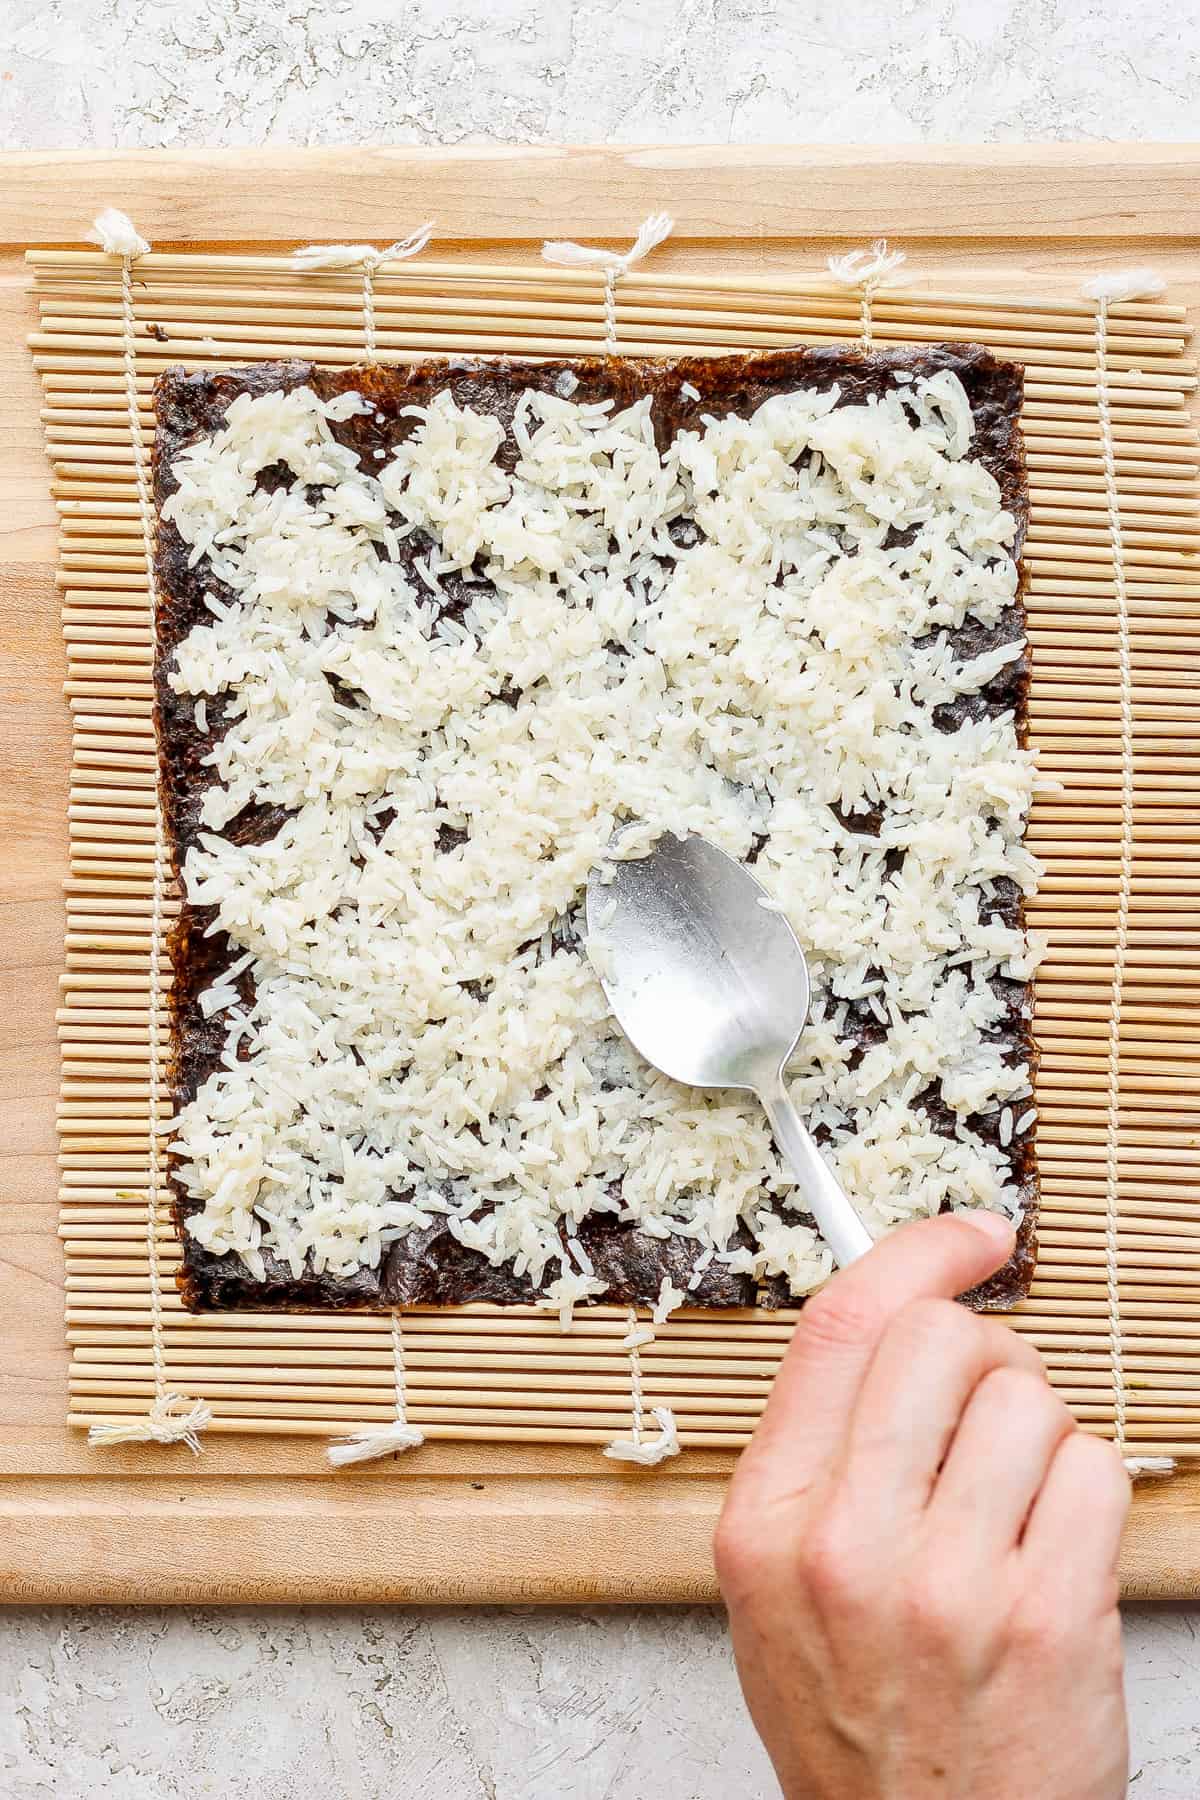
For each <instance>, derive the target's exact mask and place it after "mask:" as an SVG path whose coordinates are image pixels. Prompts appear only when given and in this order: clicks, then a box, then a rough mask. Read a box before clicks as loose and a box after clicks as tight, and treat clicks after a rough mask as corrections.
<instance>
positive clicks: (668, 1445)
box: [604, 1406, 679, 1469]
mask: <svg viewBox="0 0 1200 1800" xmlns="http://www.w3.org/2000/svg"><path fill="white" fill-rule="evenodd" d="M650 1416H651V1418H652V1419H653V1420H654V1421H655V1423H656V1424H657V1426H658V1433H657V1436H654V1437H646V1436H644V1435H639V1436H637V1437H629V1438H614V1439H613V1441H612V1443H611V1444H606V1445H605V1446H604V1454H605V1456H609V1457H611V1458H612V1460H613V1461H614V1462H628V1463H641V1465H642V1466H643V1468H648V1469H649V1468H653V1467H654V1465H655V1464H656V1463H660V1462H666V1460H667V1458H668V1456H678V1455H679V1434H678V1432H677V1431H676V1429H675V1414H674V1413H673V1412H672V1411H671V1409H670V1407H669V1406H656V1407H654V1408H653V1410H652V1411H651V1414H650Z"/></svg>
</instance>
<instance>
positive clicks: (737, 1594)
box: [713, 1508, 780, 1602]
mask: <svg viewBox="0 0 1200 1800" xmlns="http://www.w3.org/2000/svg"><path fill="white" fill-rule="evenodd" d="M713 1561H714V1563H715V1565H716V1570H717V1580H718V1581H719V1582H720V1584H721V1590H722V1592H723V1593H724V1594H725V1595H726V1597H727V1598H729V1599H734V1600H737V1601H742V1602H744V1601H747V1600H752V1599H753V1598H755V1597H756V1596H757V1595H758V1594H760V1593H765V1592H769V1591H770V1590H771V1589H773V1588H774V1587H776V1586H777V1585H778V1581H779V1577H780V1567H779V1564H780V1555H779V1550H778V1547H777V1543H776V1542H774V1541H773V1540H772V1538H771V1536H770V1534H769V1533H768V1532H767V1531H766V1530H765V1529H764V1527H763V1525H762V1523H761V1522H760V1521H759V1520H758V1519H756V1518H755V1517H754V1516H753V1515H750V1514H747V1513H744V1512H738V1511H731V1510H730V1509H729V1508H726V1510H725V1512H724V1513H722V1515H721V1517H720V1519H719V1520H718V1521H717V1528H716V1531H715V1532H714V1534H713Z"/></svg>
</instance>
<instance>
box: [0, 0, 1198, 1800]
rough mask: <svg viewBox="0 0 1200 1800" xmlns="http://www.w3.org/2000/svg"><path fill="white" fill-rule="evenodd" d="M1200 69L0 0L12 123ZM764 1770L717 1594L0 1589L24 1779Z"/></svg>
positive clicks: (1166, 129) (735, 97) (1000, 124)
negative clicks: (430, 1605)
mask: <svg viewBox="0 0 1200 1800" xmlns="http://www.w3.org/2000/svg"><path fill="white" fill-rule="evenodd" d="M1198 92H1200V33H1198V32H1197V11H1196V6H1195V4H1194V3H1193V0H924V3H921V0H886V3H885V0H860V4H859V5H857V6H847V5H846V4H845V0H460V3H459V4H457V5H453V4H443V3H442V0H407V3H406V4H404V5H397V4H396V0H324V3H321V0H36V3H35V0H0V148H5V149H18V148H30V147H33V148H60V147H63V146H76V145H77V146H88V145H96V146H109V145H113V144H117V145H128V146H133V145H147V146H149V145H172V144H201V143H208V144H239V143H255V142H261V141H275V142H290V143H299V144H307V143H320V142H338V141H340V142H346V141H353V140H355V139H363V138H383V139H388V140H390V141H392V142H401V143H446V144H453V143H460V142H462V141H464V140H467V139H475V140H479V139H485V138H488V137H493V138H499V139H502V140H504V141H505V142H520V141H534V142H536V141H555V140H573V141H576V142H599V141H604V140H613V141H618V142H621V141H624V142H632V141H651V140H656V139H657V140H673V141H680V142H685V141H697V140H707V141H717V142H726V141H729V142H735V143H751V142H770V141H777V140H788V139H791V140H800V141H816V140H828V141H841V142H852V141H861V142H876V143H878V142H888V141H893V142H899V141H920V140H923V139H932V140H939V139H940V140H953V139H964V140H979V139H989V140H995V139H1022V138H1080V139H1097V138H1121V137H1129V138H1135V137H1145V138H1155V139H1160V140H1161V139H1178V140H1183V139H1188V138H1193V137H1196V136H1200V129H1198V126H1197V118H1198V114H1197V106H1196V98H1195V96H1196V95H1197V93H1198ZM2 1599H3V1595H0V1601H2ZM1128 1643H1129V1663H1130V1698H1131V1703H1132V1708H1133V1715H1134V1736H1135V1758H1134V1770H1135V1772H1136V1774H1135V1783H1134V1786H1133V1789H1132V1792H1133V1793H1134V1794H1135V1795H1136V1796H1137V1800H1195V1795H1196V1794H1197V1793H1198V1792H1200V1646H1198V1645H1197V1642H1196V1624H1195V1618H1194V1615H1192V1614H1191V1613H1188V1612H1183V1611H1173V1612H1163V1613H1158V1614H1154V1613H1149V1612H1145V1613H1136V1614H1132V1615H1130V1617H1129V1620H1128ZM774 1792H775V1789H774V1786H773V1783H772V1781H771V1778H770V1773H769V1770H768V1768H767V1765H766V1762H765V1759H764V1757H763V1755H762V1752H761V1751H760V1749H759V1748H758V1745H757V1742H756V1740H755V1738H754V1736H753V1733H752V1732H751V1730H750V1727H749V1724H748V1722H747V1720H746V1718H745V1715H744V1714H743V1712H742V1710H741V1705H740V1701H739V1699H738V1695H737V1686H736V1681H735V1679H734V1675H733V1671H732V1665H731V1662H730V1658H729V1651H728V1644H727V1641H726V1635H725V1628H724V1622H723V1620H722V1618H721V1617H720V1615H719V1614H718V1613H717V1612H715V1611H712V1610H707V1609H706V1610H700V1611H666V1610H644V1611H620V1612H619V1611H615V1610H599V1609H595V1610H589V1611H585V1612H561V1611H554V1612H537V1611H532V1610H508V1611H495V1610H486V1611H474V1612H469V1611H454V1612H450V1611H445V1612H427V1613H416V1612H404V1611H390V1612H385V1611H370V1612H351V1611H342V1610H336V1611H335V1610H318V1611H309V1612H293V1611H275V1612H266V1613H250V1612H240V1611H239V1612H217V1611H185V1612H169V1613H168V1612H134V1611H129V1612H112V1611H93V1612H81V1611H71V1612H29V1613H24V1612H17V1611H8V1612H5V1611H4V1610H3V1609H2V1608H0V1800H33V1797H34V1796H38V1797H39V1800H40V1797H41V1796H46V1795H53V1796H54V1797H55V1800H76V1797H77V1796H78V1797H82V1796H85V1795H86V1796H88V1800H103V1797H108V1796H111V1797H113V1800H159V1797H162V1800H174V1797H175V1796H178V1797H179V1800H184V1797H186V1800H196V1797H197V1796H202V1795H217V1796H220V1797H221V1800H307V1797H308V1796H310V1795H314V1796H315V1795H320V1796H322V1797H327V1800H342V1796H346V1797H350V1796H353V1797H354V1800H359V1797H360V1796H362V1797H365V1800H374V1797H375V1796H380V1797H383V1796H392V1795H395V1796H396V1797H397V1800H642V1797H643V1796H648V1795H650V1794H654V1796H655V1797H656V1800H767V1797H768V1796H771V1795H773V1794H774ZM1014 1800H1017V1797H1016V1796H1014ZM1020 1800H1026V1797H1024V1796H1022V1797H1020ZM1027 1800H1034V1797H1033V1796H1029V1797H1027Z"/></svg>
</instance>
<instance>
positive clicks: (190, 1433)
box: [88, 1394, 213, 1456]
mask: <svg viewBox="0 0 1200 1800" xmlns="http://www.w3.org/2000/svg"><path fill="white" fill-rule="evenodd" d="M181 1407H186V1408H187V1410H186V1411H185V1412H184V1411H180V1408H181ZM212 1416H213V1415H212V1408H211V1406H209V1404H208V1402H207V1400H193V1401H191V1402H189V1401H188V1400H187V1399H186V1397H185V1396H184V1395H183V1394H160V1395H159V1396H158V1398H157V1399H156V1400H155V1402H154V1404H153V1406H152V1407H151V1408H150V1411H149V1412H148V1413H147V1414H146V1416H145V1418H144V1419H123V1420H122V1421H121V1422H120V1424H112V1425H93V1426H91V1427H90V1429H89V1431H88V1443H89V1444H91V1445H93V1446H97V1445H104V1444H186V1445H187V1447H188V1449H189V1450H190V1451H191V1453H192V1455H193V1456H199V1454H200V1436H199V1434H200V1433H201V1432H202V1431H204V1430H205V1429H206V1428H207V1427H208V1426H209V1425H211V1424H212Z"/></svg>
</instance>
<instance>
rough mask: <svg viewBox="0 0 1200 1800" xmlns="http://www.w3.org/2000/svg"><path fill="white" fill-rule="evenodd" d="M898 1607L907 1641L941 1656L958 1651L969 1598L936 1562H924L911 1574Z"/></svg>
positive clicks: (967, 1623)
mask: <svg viewBox="0 0 1200 1800" xmlns="http://www.w3.org/2000/svg"><path fill="white" fill-rule="evenodd" d="M901 1607H902V1612H903V1623H904V1626H905V1628H906V1631H907V1633H908V1635H909V1637H910V1639H911V1641H912V1642H913V1643H915V1644H917V1645H920V1646H922V1647H923V1648H924V1649H926V1650H928V1651H933V1652H936V1653H939V1654H941V1655H943V1656H944V1655H945V1654H946V1653H947V1652H948V1651H952V1650H957V1649H958V1648H960V1647H961V1646H962V1644H963V1642H964V1639H965V1637H966V1636H967V1635H968V1633H967V1627H968V1625H969V1620H970V1598H969V1595H968V1594H967V1593H965V1592H964V1583H963V1582H962V1581H961V1580H959V1579H956V1578H954V1576H953V1574H952V1572H950V1571H948V1570H947V1568H946V1566H945V1564H944V1562H942V1561H940V1560H937V1561H935V1560H933V1559H928V1560H925V1561H923V1562H921V1563H920V1564H919V1565H918V1566H917V1567H916V1568H915V1569H914V1570H913V1572H912V1574H911V1576H910V1578H909V1580H908V1581H907V1583H906V1584H905V1587H904V1591H903V1596H902V1602H901Z"/></svg>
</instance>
